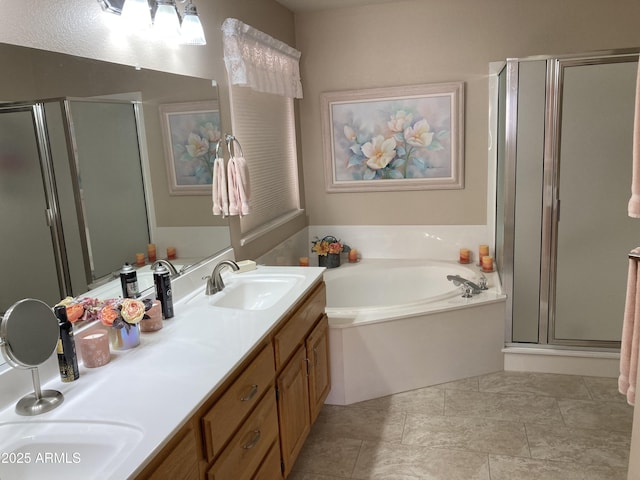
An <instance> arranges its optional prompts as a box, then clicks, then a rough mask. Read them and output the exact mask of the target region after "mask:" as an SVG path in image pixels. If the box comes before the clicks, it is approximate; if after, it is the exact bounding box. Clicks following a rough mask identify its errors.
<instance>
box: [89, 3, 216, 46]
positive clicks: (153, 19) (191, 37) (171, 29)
mask: <svg viewBox="0 0 640 480" xmlns="http://www.w3.org/2000/svg"><path fill="white" fill-rule="evenodd" d="M98 1H99V2H100V4H101V5H102V8H103V9H104V10H106V11H108V12H111V13H116V14H120V15H121V16H122V19H123V21H124V22H126V23H127V25H128V27H129V28H132V29H135V30H138V31H145V30H148V29H149V27H152V28H151V31H153V32H154V34H156V35H157V36H158V37H159V38H164V39H167V40H169V41H172V40H175V41H177V42H178V43H182V44H185V45H206V44H207V41H206V39H205V36H204V30H203V28H202V23H201V22H200V17H199V16H198V11H197V9H196V6H195V5H194V4H193V0H178V2H179V3H186V6H185V8H184V12H183V14H182V17H180V14H179V13H178V8H177V6H176V0H98Z"/></svg>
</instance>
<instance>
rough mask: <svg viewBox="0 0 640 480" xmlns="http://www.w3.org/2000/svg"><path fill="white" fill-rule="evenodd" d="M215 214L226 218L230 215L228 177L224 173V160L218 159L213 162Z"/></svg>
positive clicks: (212, 191)
mask: <svg viewBox="0 0 640 480" xmlns="http://www.w3.org/2000/svg"><path fill="white" fill-rule="evenodd" d="M211 193H212V196H213V214H214V215H222V216H223V217H226V216H227V215H229V196H228V195H227V177H226V175H225V171H224V158H221V157H216V159H215V160H214V161H213V181H212V182H211Z"/></svg>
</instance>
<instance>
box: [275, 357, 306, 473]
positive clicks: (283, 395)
mask: <svg viewBox="0 0 640 480" xmlns="http://www.w3.org/2000/svg"><path fill="white" fill-rule="evenodd" d="M307 376H308V374H307V358H306V355H305V348H304V347H303V346H301V347H300V348H299V349H298V350H297V351H296V353H295V354H294V355H293V357H292V358H291V361H290V362H289V363H288V364H287V366H286V367H285V368H284V369H283V370H282V372H281V373H280V376H279V377H278V381H277V382H278V395H279V401H278V417H279V422H280V446H281V448H282V461H283V463H284V476H285V478H286V477H287V475H288V474H289V472H290V471H291V467H293V463H294V462H295V459H296V457H297V456H298V453H299V452H300V449H301V448H302V445H303V444H304V441H305V440H306V438H307V435H308V434H309V430H310V429H311V421H310V417H309V385H308V379H307Z"/></svg>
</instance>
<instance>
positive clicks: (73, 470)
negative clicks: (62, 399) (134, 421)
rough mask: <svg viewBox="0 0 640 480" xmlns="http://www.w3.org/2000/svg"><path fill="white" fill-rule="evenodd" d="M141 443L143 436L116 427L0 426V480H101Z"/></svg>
mask: <svg viewBox="0 0 640 480" xmlns="http://www.w3.org/2000/svg"><path fill="white" fill-rule="evenodd" d="M142 438H143V432H142V430H140V429H138V428H136V427H133V426H129V425H125V424H120V423H115V422H113V423H112V422H91V421H30V422H7V423H0V455H2V457H1V458H0V462H1V464H0V478H2V479H3V480H4V479H7V480H9V479H14V478H16V479H17V478H19V479H21V480H29V479H41V478H46V479H48V480H54V479H60V480H63V479H64V480H70V479H74V478H78V479H91V478H96V479H104V478H107V477H109V475H110V473H111V472H113V471H115V469H116V468H117V467H118V466H119V465H120V464H121V463H122V461H124V460H126V457H127V452H129V451H130V450H131V449H132V448H133V447H134V446H135V445H137V444H138V443H139V442H140V440H142Z"/></svg>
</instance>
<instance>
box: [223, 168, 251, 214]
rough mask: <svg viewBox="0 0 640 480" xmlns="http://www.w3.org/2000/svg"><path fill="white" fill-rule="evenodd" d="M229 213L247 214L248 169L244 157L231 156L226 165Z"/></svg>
mask: <svg viewBox="0 0 640 480" xmlns="http://www.w3.org/2000/svg"><path fill="white" fill-rule="evenodd" d="M227 177H228V180H229V215H240V216H241V217H242V216H243V215H248V214H249V194H250V192H249V169H248V167H247V161H246V160H245V159H244V157H236V156H232V157H231V158H230V159H229V164H228V165H227Z"/></svg>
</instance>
